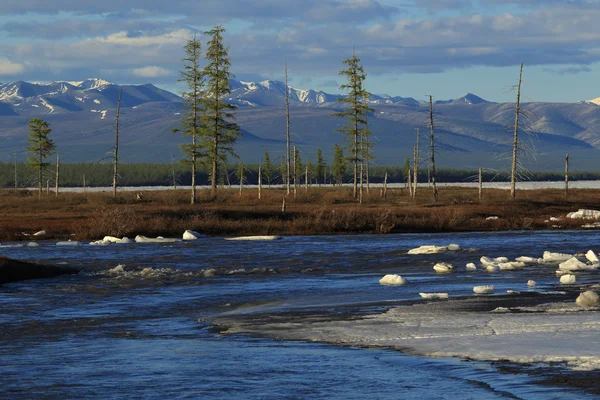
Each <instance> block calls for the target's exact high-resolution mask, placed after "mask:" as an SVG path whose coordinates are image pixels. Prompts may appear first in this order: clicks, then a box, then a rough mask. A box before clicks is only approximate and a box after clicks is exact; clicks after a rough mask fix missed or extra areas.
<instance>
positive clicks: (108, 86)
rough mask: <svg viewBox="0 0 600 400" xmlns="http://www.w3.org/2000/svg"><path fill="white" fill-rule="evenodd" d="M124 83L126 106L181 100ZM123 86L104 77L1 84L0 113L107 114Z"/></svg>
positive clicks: (124, 103)
mask: <svg viewBox="0 0 600 400" xmlns="http://www.w3.org/2000/svg"><path fill="white" fill-rule="evenodd" d="M122 87H123V97H122V100H121V103H122V105H123V106H124V107H135V106H137V105H140V104H143V103H148V102H165V101H166V102H178V101H181V99H180V98H179V97H178V96H176V95H174V94H172V93H170V92H167V91H166V90H162V89H159V88H157V87H155V86H154V85H151V84H146V85H138V86H134V85H124V86H122ZM120 88H121V86H119V85H116V84H114V83H111V82H108V81H106V80H103V79H87V80H85V81H80V82H72V81H59V82H47V83H46V82H32V83H29V82H24V81H17V82H13V83H7V84H0V115H39V114H42V115H43V114H56V113H64V112H72V111H89V112H93V113H99V114H100V115H105V114H106V111H105V110H109V109H112V108H115V107H116V104H117V100H118V97H119V89H120Z"/></svg>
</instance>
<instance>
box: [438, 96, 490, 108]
mask: <svg viewBox="0 0 600 400" xmlns="http://www.w3.org/2000/svg"><path fill="white" fill-rule="evenodd" d="M487 103H490V102H489V101H487V100H484V99H482V98H481V97H479V96H477V95H474V94H473V93H467V94H465V95H464V96H462V97H459V98H458V99H450V100H438V101H436V102H435V104H466V105H473V104H487Z"/></svg>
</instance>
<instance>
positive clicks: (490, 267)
mask: <svg viewBox="0 0 600 400" xmlns="http://www.w3.org/2000/svg"><path fill="white" fill-rule="evenodd" d="M485 270H486V271H487V272H498V266H497V265H488V266H487V267H485Z"/></svg>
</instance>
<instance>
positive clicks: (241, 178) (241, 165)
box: [240, 163, 244, 197]
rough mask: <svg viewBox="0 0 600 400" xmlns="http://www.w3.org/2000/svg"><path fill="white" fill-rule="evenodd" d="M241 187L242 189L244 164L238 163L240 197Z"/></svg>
mask: <svg viewBox="0 0 600 400" xmlns="http://www.w3.org/2000/svg"><path fill="white" fill-rule="evenodd" d="M242 189H244V164H242V163H240V197H242Z"/></svg>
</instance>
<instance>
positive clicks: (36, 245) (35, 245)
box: [27, 242, 39, 247]
mask: <svg viewBox="0 0 600 400" xmlns="http://www.w3.org/2000/svg"><path fill="white" fill-rule="evenodd" d="M38 246H39V244H38V243H36V242H29V243H27V247H38Z"/></svg>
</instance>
